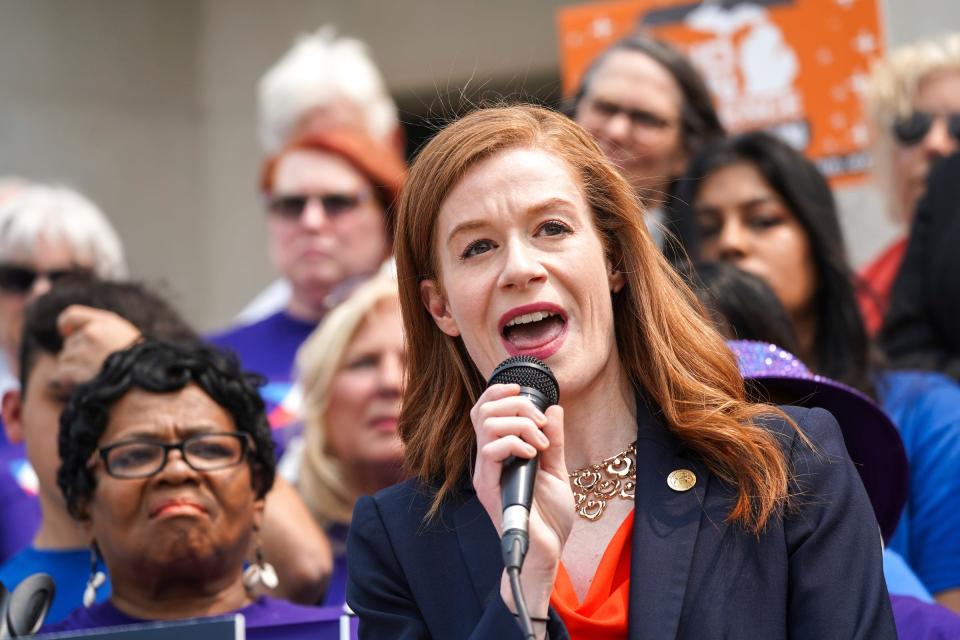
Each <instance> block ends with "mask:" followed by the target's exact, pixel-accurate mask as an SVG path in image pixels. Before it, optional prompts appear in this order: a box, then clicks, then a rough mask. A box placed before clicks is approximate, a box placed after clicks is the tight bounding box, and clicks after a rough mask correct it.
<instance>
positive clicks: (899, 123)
mask: <svg viewBox="0 0 960 640" xmlns="http://www.w3.org/2000/svg"><path fill="white" fill-rule="evenodd" d="M938 117H940V116H937V115H934V114H932V113H928V112H926V111H914V112H913V113H911V114H910V115H908V116H906V117H903V118H898V119H897V120H895V121H894V123H893V135H894V137H895V138H896V139H897V141H898V142H900V144H902V145H905V146H908V147H910V146H913V145H915V144H917V143H919V142H920V141H921V140H923V139H924V138H925V137H926V136H927V134H928V133H929V132H930V127H932V126H933V121H934V120H936V119H937V118H938ZM943 117H945V118H946V119H947V131H949V132H950V136H951V137H952V138H953V139H954V140H956V141H957V142H960V113H948V114H945V115H944V116H943Z"/></svg>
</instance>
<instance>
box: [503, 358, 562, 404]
mask: <svg viewBox="0 0 960 640" xmlns="http://www.w3.org/2000/svg"><path fill="white" fill-rule="evenodd" d="M492 384H518V385H520V386H521V387H527V388H528V389H534V390H536V391H537V392H539V393H540V394H541V395H543V396H544V397H545V398H546V400H547V402H548V404H547V406H550V405H554V404H557V402H559V401H560V386H559V385H558V384H557V379H556V378H555V377H553V372H552V371H550V367H548V366H547V364H546V363H545V362H543V361H542V360H539V359H537V358H534V357H533V356H513V357H512V358H507V359H506V360H504V361H503V362H501V363H500V364H498V365H497V368H496V369H494V370H493V375H491V376H490V380H489V382H487V386H488V387H489V386H490V385H492ZM544 408H545V407H544Z"/></svg>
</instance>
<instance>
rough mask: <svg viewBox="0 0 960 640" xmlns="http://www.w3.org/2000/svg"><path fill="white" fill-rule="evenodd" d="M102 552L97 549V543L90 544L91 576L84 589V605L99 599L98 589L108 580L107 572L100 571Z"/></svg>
mask: <svg viewBox="0 0 960 640" xmlns="http://www.w3.org/2000/svg"><path fill="white" fill-rule="evenodd" d="M99 560H100V553H99V550H98V549H97V543H96V542H94V543H93V544H91V545H90V577H89V578H87V586H86V587H85V588H84V589H83V606H85V607H91V606H93V603H94V602H96V601H97V589H99V588H100V587H102V586H103V583H104V582H106V581H107V574H105V573H104V572H103V571H100V568H99V564H100V563H99Z"/></svg>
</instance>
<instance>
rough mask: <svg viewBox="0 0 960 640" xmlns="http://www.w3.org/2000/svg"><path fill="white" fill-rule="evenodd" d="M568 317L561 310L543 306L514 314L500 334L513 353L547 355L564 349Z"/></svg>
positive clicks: (544, 356)
mask: <svg viewBox="0 0 960 640" xmlns="http://www.w3.org/2000/svg"><path fill="white" fill-rule="evenodd" d="M566 328H567V320H566V318H565V317H564V315H563V314H562V313H560V312H559V311H553V310H549V309H539V310H535V311H528V312H527V313H521V314H518V315H516V316H513V317H512V318H511V319H510V320H509V321H508V322H506V323H505V324H504V325H503V328H502V329H501V330H500V335H501V336H502V337H503V341H504V343H505V345H506V347H507V351H508V352H510V355H520V354H527V355H532V356H535V357H538V358H541V359H544V358H547V357H549V356H550V355H552V354H553V353H555V352H556V350H557V349H559V348H560V343H561V342H562V340H561V339H562V338H563V336H564V335H565V334H566Z"/></svg>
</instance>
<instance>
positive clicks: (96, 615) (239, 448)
mask: <svg viewBox="0 0 960 640" xmlns="http://www.w3.org/2000/svg"><path fill="white" fill-rule="evenodd" d="M59 447H60V456H61V458H62V464H61V466H60V469H59V471H58V474H57V483H58V485H59V486H60V490H61V491H62V492H63V496H64V498H65V501H66V506H67V510H68V511H69V512H70V514H71V515H72V516H73V517H74V518H75V519H76V520H77V521H79V522H81V523H82V524H83V526H84V527H85V528H86V529H87V530H88V531H89V533H90V537H91V539H92V541H93V542H92V547H91V548H92V562H93V565H92V566H93V569H92V570H91V576H90V580H89V582H88V583H87V592H86V593H85V594H84V602H85V604H86V605H87V606H86V608H81V609H78V610H77V611H75V612H74V613H73V614H72V615H71V616H70V617H69V618H67V619H66V620H65V621H64V622H62V623H59V624H57V625H53V626H52V627H51V628H50V629H49V630H51V631H53V630H67V629H87V628H96V627H110V626H115V625H121V624H131V623H136V622H143V621H148V620H173V619H181V618H195V617H207V616H216V615H224V614H228V613H242V614H243V615H244V617H245V619H246V624H247V626H248V628H256V627H260V626H266V625H273V624H278V623H285V622H293V621H297V620H300V621H303V620H307V619H310V618H311V617H314V616H316V613H315V612H316V611H317V610H316V609H312V608H307V607H299V606H297V605H293V604H290V603H287V602H284V601H282V600H274V599H271V598H267V597H263V596H261V597H256V595H255V593H254V590H255V589H256V588H257V587H258V585H260V584H263V585H264V586H266V587H268V588H269V587H273V586H276V580H277V576H276V573H275V572H274V570H273V567H272V566H271V565H270V564H269V563H268V562H266V560H265V559H264V558H263V556H262V554H261V551H260V540H259V536H258V531H259V528H260V525H261V521H262V517H263V507H264V496H265V495H266V494H267V492H268V491H269V490H270V487H271V485H272V484H273V476H274V457H273V441H272V439H271V438H270V429H269V427H268V426H267V422H266V418H265V416H264V412H263V401H262V400H261V399H260V396H259V394H258V392H257V379H256V378H252V377H248V376H247V375H246V374H243V373H242V372H241V371H240V368H239V365H238V364H237V362H236V360H235V359H234V358H232V357H229V356H226V355H224V354H221V353H220V352H219V351H217V350H215V349H213V348H210V347H205V346H197V347H194V348H184V347H178V346H174V345H172V344H167V343H161V342H154V341H149V340H148V341H144V342H141V343H140V344H137V345H135V346H133V347H131V348H130V349H127V350H126V351H119V352H116V353H114V354H112V355H111V356H110V357H109V358H107V360H106V362H105V363H104V365H103V369H102V370H101V371H100V373H99V374H97V376H96V377H94V378H93V379H92V380H91V381H89V382H88V383H86V384H83V385H81V386H80V387H78V388H77V389H76V390H75V391H74V393H73V395H72V396H71V399H70V401H69V403H68V404H67V407H66V408H65V409H64V411H63V414H62V416H61V420H60V434H59ZM252 547H255V548H256V549H257V553H256V561H255V563H254V564H252V565H251V566H250V567H249V568H248V569H247V570H246V571H244V568H243V564H244V558H245V557H246V555H247V553H248V551H249V549H251V548H252ZM100 557H102V560H103V562H104V564H105V565H106V567H107V571H108V572H109V574H110V581H111V585H112V592H111V594H110V598H109V600H107V601H105V602H102V603H100V604H93V602H94V599H95V597H96V590H97V588H98V587H100V585H101V584H102V583H103V581H104V576H103V573H101V572H99V571H98V570H96V566H97V565H96V562H97V560H99V558H100Z"/></svg>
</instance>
